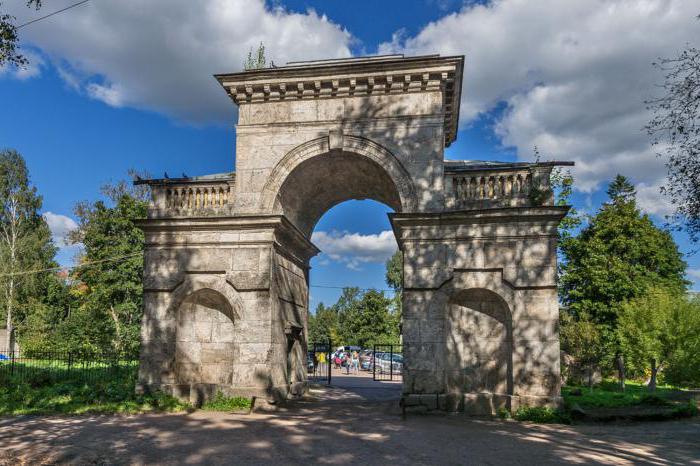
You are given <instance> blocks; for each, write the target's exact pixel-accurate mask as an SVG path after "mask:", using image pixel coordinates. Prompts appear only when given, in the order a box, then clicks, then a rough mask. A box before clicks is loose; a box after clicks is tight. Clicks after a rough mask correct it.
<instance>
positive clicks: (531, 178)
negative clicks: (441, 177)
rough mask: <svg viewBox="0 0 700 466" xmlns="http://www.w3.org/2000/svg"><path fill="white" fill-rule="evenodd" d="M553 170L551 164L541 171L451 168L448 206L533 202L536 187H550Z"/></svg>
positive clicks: (447, 179)
mask: <svg viewBox="0 0 700 466" xmlns="http://www.w3.org/2000/svg"><path fill="white" fill-rule="evenodd" d="M550 171H551V168H550V167H545V168H543V169H537V170H532V169H517V170H503V169H491V170H489V169H484V168H480V169H473V170H469V169H467V170H465V169H461V170H459V169H450V168H447V169H446V170H445V188H446V189H447V192H446V195H447V196H446V197H447V205H448V207H451V208H486V207H515V206H526V205H529V204H531V196H530V194H531V192H532V190H533V189H538V190H540V191H543V190H544V191H546V190H549V173H550ZM533 186H534V188H533ZM550 197H551V196H545V198H543V199H542V201H543V203H545V204H546V203H550V201H551V199H550Z"/></svg>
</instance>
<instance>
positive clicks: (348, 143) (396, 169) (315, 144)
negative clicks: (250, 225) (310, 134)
mask: <svg viewBox="0 0 700 466" xmlns="http://www.w3.org/2000/svg"><path fill="white" fill-rule="evenodd" d="M333 150H339V151H341V152H347V153H351V154H356V155H359V156H362V157H367V158H368V159H369V160H371V161H373V162H375V163H376V164H377V165H379V166H380V167H381V168H383V169H384V171H385V172H386V173H387V175H388V176H389V178H391V180H392V181H393V182H394V186H395V188H396V190H397V192H398V195H399V198H400V201H401V206H400V210H401V211H402V212H411V211H415V209H416V204H417V200H416V191H415V187H414V186H413V181H412V179H411V176H410V175H409V173H408V171H407V170H406V168H404V166H403V165H402V164H401V162H400V161H399V160H398V159H397V158H396V156H394V154H392V153H391V152H390V151H389V150H388V149H386V148H385V147H383V146H381V145H380V144H377V143H376V142H374V141H371V140H369V139H366V138H363V137H359V136H350V135H344V136H343V137H342V146H341V147H338V148H337V149H336V148H334V149H333ZM329 152H331V147H330V143H329V137H328V136H324V137H320V138H317V139H313V140H311V141H308V142H305V143H303V144H301V145H299V146H297V147H295V148H294V149H292V150H291V151H289V152H288V153H287V155H285V156H284V157H283V158H282V160H280V161H279V162H278V163H277V165H276V166H275V168H273V170H272V173H271V174H270V177H269V178H268V181H267V183H266V184H265V187H264V188H263V195H262V200H261V204H260V208H261V210H262V211H263V212H272V211H273V210H274V208H275V205H276V201H277V200H278V199H277V198H278V195H279V193H280V190H281V188H282V186H283V185H284V182H285V180H286V179H287V177H288V176H289V175H290V174H291V173H292V172H293V171H294V169H295V168H296V167H298V166H299V165H301V164H302V163H303V162H305V161H307V160H310V159H312V158H314V157H317V156H321V155H327V154H329Z"/></svg>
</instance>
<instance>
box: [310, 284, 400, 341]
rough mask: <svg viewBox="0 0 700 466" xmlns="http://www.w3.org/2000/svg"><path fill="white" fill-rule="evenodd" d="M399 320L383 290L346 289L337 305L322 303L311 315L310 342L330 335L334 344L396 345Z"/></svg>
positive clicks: (324, 338)
mask: <svg viewBox="0 0 700 466" xmlns="http://www.w3.org/2000/svg"><path fill="white" fill-rule="evenodd" d="M400 323H401V316H400V314H399V313H398V312H397V311H396V309H395V308H394V306H392V300H391V298H389V297H387V296H385V295H384V293H383V292H380V291H377V290H367V291H365V292H362V291H361V290H360V289H359V288H344V289H343V292H342V294H341V295H340V297H339V298H338V301H337V302H336V303H335V304H334V305H332V306H330V307H326V306H325V305H324V304H323V303H321V304H319V305H318V306H317V308H316V312H315V313H314V314H313V315H310V316H309V342H310V343H319V342H325V341H327V340H328V338H330V339H331V340H332V341H333V343H334V344H343V345H354V346H362V347H371V346H372V345H375V344H397V343H398V342H399V328H400Z"/></svg>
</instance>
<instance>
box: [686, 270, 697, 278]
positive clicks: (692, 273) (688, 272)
mask: <svg viewBox="0 0 700 466" xmlns="http://www.w3.org/2000/svg"><path fill="white" fill-rule="evenodd" d="M686 275H688V278H690V279H691V280H693V281H700V269H688V270H686Z"/></svg>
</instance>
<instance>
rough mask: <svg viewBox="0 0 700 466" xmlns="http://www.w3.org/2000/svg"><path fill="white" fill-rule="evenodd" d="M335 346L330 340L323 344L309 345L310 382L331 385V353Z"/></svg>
mask: <svg viewBox="0 0 700 466" xmlns="http://www.w3.org/2000/svg"><path fill="white" fill-rule="evenodd" d="M332 352H333V345H332V344H331V340H330V339H329V340H328V341H326V342H323V343H309V352H308V355H307V357H306V372H307V375H308V379H309V382H314V383H323V384H328V385H330V384H331V353H332Z"/></svg>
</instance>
